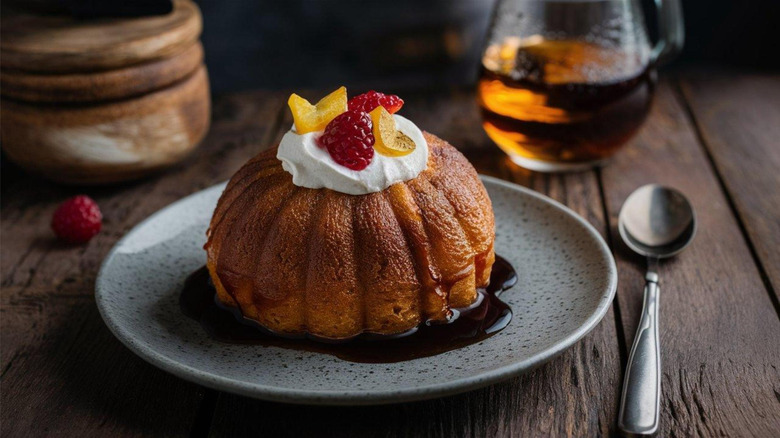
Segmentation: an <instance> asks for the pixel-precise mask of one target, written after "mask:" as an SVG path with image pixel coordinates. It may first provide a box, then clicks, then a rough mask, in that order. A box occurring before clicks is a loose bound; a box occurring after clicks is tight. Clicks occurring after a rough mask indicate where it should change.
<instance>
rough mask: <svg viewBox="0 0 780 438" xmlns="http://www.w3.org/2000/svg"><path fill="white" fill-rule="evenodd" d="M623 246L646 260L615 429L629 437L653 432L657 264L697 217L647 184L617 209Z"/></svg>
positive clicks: (678, 245) (688, 237) (672, 195)
mask: <svg viewBox="0 0 780 438" xmlns="http://www.w3.org/2000/svg"><path fill="white" fill-rule="evenodd" d="M618 230H619V231H620V236H621V237H622V238H623V241H624V242H625V243H626V245H628V247H629V248H631V249H632V250H634V251H635V252H637V253H639V254H641V255H643V256H646V257H647V274H646V275H645V280H646V283H645V297H644V306H643V308H642V318H641V319H640V321H639V327H638V328H637V331H636V336H635V337H634V345H633V346H632V347H631V354H630V355H629V356H628V365H627V366H626V375H625V378H624V380H623V396H622V399H621V402H620V414H619V415H618V427H619V428H620V430H622V431H623V432H626V433H631V434H652V433H655V432H656V431H657V430H658V416H659V411H660V406H659V405H660V400H661V351H660V348H659V344H658V294H659V287H658V274H657V270H658V260H659V259H662V258H666V257H671V256H673V255H675V254H677V253H679V252H680V251H682V250H683V249H685V247H686V246H688V244H690V243H691V241H692V240H693V236H694V235H695V234H696V215H695V214H694V212H693V207H691V204H690V202H688V199H686V198H685V196H683V194H682V193H680V192H678V191H677V190H674V189H671V188H668V187H662V186H659V185H657V184H650V185H646V186H643V187H640V188H638V189H636V190H635V191H634V193H632V194H631V195H630V196H629V197H628V199H626V202H625V204H623V208H621V209H620V217H619V218H618Z"/></svg>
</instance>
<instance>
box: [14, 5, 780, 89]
mask: <svg viewBox="0 0 780 438" xmlns="http://www.w3.org/2000/svg"><path fill="white" fill-rule="evenodd" d="M170 1H171V0H0V3H1V4H2V7H3V8H6V7H7V6H11V7H13V8H19V9H25V10H35V11H37V12H44V13H72V14H75V15H77V16H82V17H88V16H93V15H96V16H101V15H111V14H113V15H126V14H128V15H132V14H133V13H136V12H138V11H154V10H161V9H166V7H167V8H170V7H171V3H170ZM627 1H639V2H641V3H642V6H643V9H644V10H645V17H646V21H647V25H648V28H649V31H650V32H649V33H650V35H651V36H654V35H655V6H654V4H653V0H627ZM195 2H196V3H198V5H200V8H201V10H202V12H203V20H204V33H203V36H202V40H203V44H204V46H205V49H206V63H207V65H208V69H209V74H210V77H211V86H212V90H213V91H215V92H222V91H237V90H244V89H257V88H272V89H273V88H296V89H300V88H309V87H311V88H328V87H335V86H337V85H342V84H344V85H347V86H350V87H356V88H360V89H366V88H383V87H392V88H423V87H428V88H430V87H437V86H449V85H469V84H472V83H473V82H474V80H475V76H476V73H477V67H478V63H479V58H480V56H481V53H480V52H481V50H482V48H483V40H484V35H485V32H486V30H487V28H488V25H489V21H490V17H491V12H492V9H493V6H494V4H495V3H496V0H381V1H380V0H195ZM682 2H683V9H684V16H685V27H686V43H685V48H684V50H683V53H682V54H681V56H679V57H678V58H677V59H676V60H675V61H674V62H673V63H672V64H671V65H669V66H667V67H666V68H672V69H674V68H680V67H685V66H689V65H692V64H695V65H699V66H717V67H721V68H723V67H726V68H729V67H731V68H738V69H742V70H746V69H747V70H777V69H780V50H778V46H780V37H778V34H780V0H682ZM158 12H159V11H158Z"/></svg>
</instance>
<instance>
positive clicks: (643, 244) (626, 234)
mask: <svg viewBox="0 0 780 438" xmlns="http://www.w3.org/2000/svg"><path fill="white" fill-rule="evenodd" d="M618 231H619V232H620V237H621V238H623V241H624V242H625V243H626V245H628V247H629V248H631V249H632V250H633V251H634V252H637V253H639V254H641V255H643V256H646V257H652V258H657V259H662V258H666V257H671V256H673V255H675V254H678V253H679V252H680V251H682V250H683V249H685V248H686V247H687V246H688V245H689V244H690V243H691V242H692V241H693V237H694V235H695V234H696V215H695V213H694V211H693V207H691V204H690V202H688V199H687V198H686V197H685V196H684V195H683V194H682V193H680V192H679V191H677V190H675V189H672V188H669V187H663V186H660V185H658V184H649V185H646V186H643V187H640V188H638V189H637V190H635V191H634V193H632V194H631V195H630V196H629V197H628V199H626V202H625V203H624V204H623V208H621V209H620V216H619V217H618Z"/></svg>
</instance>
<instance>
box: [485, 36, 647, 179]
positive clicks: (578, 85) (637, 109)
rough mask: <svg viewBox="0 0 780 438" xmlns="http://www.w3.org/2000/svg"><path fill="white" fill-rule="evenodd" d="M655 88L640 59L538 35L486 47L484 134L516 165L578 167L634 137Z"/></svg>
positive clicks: (622, 50)
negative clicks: (516, 163) (539, 163)
mask: <svg viewBox="0 0 780 438" xmlns="http://www.w3.org/2000/svg"><path fill="white" fill-rule="evenodd" d="M654 88H655V72H654V71H653V70H651V69H648V67H647V63H646V62H643V61H642V57H641V56H639V54H638V53H631V52H630V51H626V49H625V48H609V47H604V46H600V45H597V44H595V43H591V42H586V41H581V40H549V39H544V38H542V37H540V36H538V35H537V36H533V37H529V38H525V39H522V40H521V39H519V38H515V37H512V38H507V39H506V40H505V41H504V43H503V44H497V45H492V46H490V47H488V49H487V50H486V52H485V55H484V57H483V60H482V73H481V76H480V80H479V85H478V96H479V104H480V107H481V111H482V120H483V122H482V124H483V127H484V129H485V131H486V132H487V134H488V135H489V136H490V137H491V139H493V141H495V142H496V143H497V144H498V145H499V146H500V147H501V148H502V149H503V150H504V151H505V152H506V153H507V154H509V156H510V157H512V158H513V159H514V160H515V161H516V162H518V163H519V164H521V165H524V164H525V162H527V161H531V162H543V163H544V162H549V163H563V164H574V165H576V164H578V163H594V162H599V161H601V160H603V159H605V158H607V157H609V156H611V155H612V154H613V153H615V152H616V151H617V149H618V148H620V146H622V145H623V144H624V143H625V142H626V141H627V140H628V139H629V138H631V137H632V136H633V134H634V133H635V132H636V131H637V129H638V128H639V127H640V126H641V124H642V122H643V121H644V119H645V116H646V115H647V113H648V111H649V109H650V104H651V102H652V97H653V92H654ZM527 167H531V168H534V167H533V166H527ZM536 170H546V169H543V168H542V169H536ZM550 170H555V169H554V167H552V168H551V169H550Z"/></svg>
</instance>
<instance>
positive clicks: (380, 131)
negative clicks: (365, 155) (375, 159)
mask: <svg viewBox="0 0 780 438" xmlns="http://www.w3.org/2000/svg"><path fill="white" fill-rule="evenodd" d="M369 115H370V116H371V122H372V124H373V125H374V126H373V131H374V139H375V141H374V150H375V151H377V153H380V154H382V155H385V156H388V157H403V156H404V155H409V154H411V153H412V152H413V151H414V149H415V148H416V147H417V146H416V145H415V144H414V140H412V139H411V138H409V136H407V135H406V134H404V133H403V132H401V131H399V130H398V129H396V127H395V119H393V116H392V115H391V114H390V113H389V112H388V111H387V110H386V109H385V108H384V107H382V106H378V107H376V109H374V110H373V111H371V113H369Z"/></svg>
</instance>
